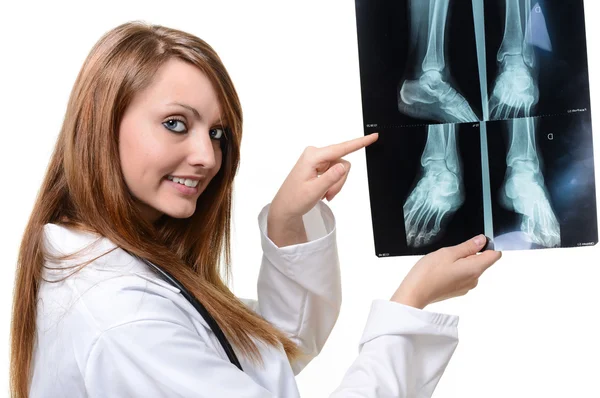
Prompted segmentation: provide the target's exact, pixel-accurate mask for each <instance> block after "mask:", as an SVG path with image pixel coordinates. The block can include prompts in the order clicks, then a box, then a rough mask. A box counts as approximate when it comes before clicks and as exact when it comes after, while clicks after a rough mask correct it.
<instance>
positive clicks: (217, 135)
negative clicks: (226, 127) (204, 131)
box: [208, 128, 224, 140]
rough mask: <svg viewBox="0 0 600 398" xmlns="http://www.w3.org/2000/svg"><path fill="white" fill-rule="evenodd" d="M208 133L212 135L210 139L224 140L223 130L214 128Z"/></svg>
mask: <svg viewBox="0 0 600 398" xmlns="http://www.w3.org/2000/svg"><path fill="white" fill-rule="evenodd" d="M208 133H209V134H210V138H212V139H213V140H220V139H221V138H223V134H224V131H223V129H221V128H214V129H210V130H209V131H208Z"/></svg>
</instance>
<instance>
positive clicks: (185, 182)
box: [167, 176, 200, 188]
mask: <svg viewBox="0 0 600 398" xmlns="http://www.w3.org/2000/svg"><path fill="white" fill-rule="evenodd" d="M167 179H168V180H169V181H173V182H176V183H178V184H181V185H185V186H186V187H191V188H195V187H197V186H198V183H199V182H200V181H199V180H196V179H192V178H179V177H173V176H168V177H167Z"/></svg>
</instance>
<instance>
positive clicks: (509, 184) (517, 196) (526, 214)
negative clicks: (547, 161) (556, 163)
mask: <svg viewBox="0 0 600 398" xmlns="http://www.w3.org/2000/svg"><path fill="white" fill-rule="evenodd" d="M535 135H536V133H535V122H534V119H533V118H521V119H513V120H512V121H511V122H510V125H509V137H510V144H509V149H508V156H507V159H506V162H507V169H506V176H505V179H504V183H503V185H502V188H501V190H500V194H499V202H500V204H501V205H502V206H503V207H505V208H506V209H509V210H512V211H514V212H515V213H517V214H519V216H520V218H521V223H520V224H521V225H520V227H521V231H522V232H523V233H524V234H525V236H526V237H527V238H528V239H529V241H530V242H533V243H535V244H537V245H539V246H544V247H555V246H560V225H559V223H558V220H557V218H556V216H555V214H554V211H553V209H552V204H551V203H550V195H549V194H548V191H547V189H546V186H545V184H544V176H543V175H542V172H541V169H540V155H539V153H538V150H537V148H536V144H535Z"/></svg>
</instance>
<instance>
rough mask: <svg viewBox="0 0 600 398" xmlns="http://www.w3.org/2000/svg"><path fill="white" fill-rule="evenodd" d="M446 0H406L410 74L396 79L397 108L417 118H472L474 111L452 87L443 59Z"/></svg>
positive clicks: (460, 121) (475, 118)
mask: <svg viewBox="0 0 600 398" xmlns="http://www.w3.org/2000/svg"><path fill="white" fill-rule="evenodd" d="M449 3H450V0H410V1H409V2H408V7H409V10H410V13H409V15H410V44H411V47H412V50H413V52H414V53H415V57H414V58H413V63H414V65H412V68H411V69H412V70H413V71H414V72H413V76H412V77H409V78H405V79H403V80H402V81H401V83H400V89H399V92H398V109H399V110H400V112H402V113H404V114H406V115H409V116H412V117H414V118H418V119H425V120H436V121H438V122H442V123H451V122H456V123H462V122H475V121H477V120H478V118H477V115H475V113H474V112H473V110H472V109H471V106H470V105H469V103H468V101H467V100H466V99H465V98H464V97H463V96H462V95H461V94H460V93H459V92H458V90H457V89H456V88H455V87H453V85H452V84H451V80H450V78H449V73H448V68H447V67H446V66H447V60H446V52H445V47H446V34H447V30H446V21H447V18H448V6H449Z"/></svg>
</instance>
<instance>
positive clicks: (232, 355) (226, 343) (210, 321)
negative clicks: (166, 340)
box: [127, 252, 244, 371]
mask: <svg viewBox="0 0 600 398" xmlns="http://www.w3.org/2000/svg"><path fill="white" fill-rule="evenodd" d="M127 253H129V254H130V255H131V256H133V257H135V258H137V259H138V260H140V261H142V262H143V263H144V264H146V265H147V266H149V267H150V268H152V269H154V270H156V271H157V272H158V273H159V274H160V275H162V276H163V278H164V279H166V280H167V282H169V283H170V284H171V285H173V286H175V287H176V288H177V289H179V291H180V292H181V294H182V295H183V297H185V299H186V300H187V301H189V302H190V304H192V305H193V306H194V308H195V309H196V311H198V312H199V313H200V315H202V318H204V320H205V321H206V323H207V324H208V326H210V329H211V330H212V332H213V333H214V334H215V336H216V337H217V339H218V340H219V343H221V346H222V347H223V350H225V353H226V354H227V358H229V360H230V361H231V363H232V364H234V365H235V366H236V367H237V368H238V369H239V370H241V371H244V369H242V365H241V364H240V361H239V360H238V358H237V356H236V355H235V352H234V351H233V347H232V346H231V344H230V343H229V340H227V337H225V333H223V331H222V330H221V328H220V327H219V324H218V323H217V321H215V319H214V318H213V317H212V315H210V313H209V312H208V311H207V310H206V308H205V307H204V306H203V305H202V303H201V302H200V301H198V299H197V298H196V297H194V295H193V294H191V293H190V292H189V290H187V289H186V288H185V287H184V286H183V285H182V284H181V282H179V281H178V280H177V279H175V277H174V276H172V275H171V274H169V273H168V272H167V271H165V270H163V269H162V268H160V267H159V266H158V265H156V264H153V263H151V262H150V261H148V260H146V259H145V258H142V257H139V256H137V255H135V254H133V253H130V252H127Z"/></svg>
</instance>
